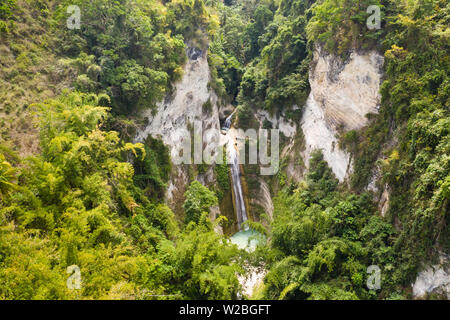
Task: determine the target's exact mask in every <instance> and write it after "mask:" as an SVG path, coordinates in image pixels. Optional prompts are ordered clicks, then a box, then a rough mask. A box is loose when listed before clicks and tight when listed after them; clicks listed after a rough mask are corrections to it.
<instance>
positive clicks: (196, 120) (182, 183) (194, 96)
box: [135, 47, 220, 207]
mask: <svg viewBox="0 0 450 320" xmlns="http://www.w3.org/2000/svg"><path fill="white" fill-rule="evenodd" d="M186 54H187V56H188V58H189V59H188V62H187V63H186V65H185V66H184V74H183V78H182V80H181V81H180V82H178V83H176V85H175V91H174V94H173V95H172V96H168V97H166V98H165V99H164V101H162V102H160V103H158V104H157V110H156V111H154V110H151V109H148V110H146V111H145V112H144V117H146V118H147V119H148V124H147V126H146V127H145V128H143V129H142V130H141V131H139V132H138V133H137V136H136V138H135V142H139V141H143V140H145V139H146V138H147V136H149V135H152V136H153V137H159V138H161V139H162V140H163V142H164V143H165V144H166V145H168V146H169V147H170V150H171V156H172V159H174V158H177V157H179V156H180V155H181V154H183V155H184V153H183V150H184V148H185V147H186V145H187V144H188V145H189V146H190V144H191V143H193V141H194V140H195V139H194V134H193V133H192V130H193V129H194V128H195V130H196V131H195V132H200V133H201V138H202V139H201V140H200V142H199V148H198V149H200V155H199V156H200V159H198V158H197V160H195V159H194V162H195V163H201V160H202V151H203V150H210V151H211V152H210V154H211V155H212V156H213V157H214V156H216V155H217V149H218V148H217V145H218V143H219V141H220V130H219V129H220V122H219V112H218V107H217V100H218V98H217V95H216V94H215V93H214V92H213V91H211V90H210V89H208V83H209V81H210V72H209V65H208V61H207V57H206V52H205V51H202V50H200V49H198V48H195V47H188V48H187V50H186ZM197 129H198V131H197ZM189 149H190V148H189ZM198 149H197V150H198ZM194 153H195V154H197V156H198V153H197V152H194ZM194 156H195V155H194V154H193V155H192V157H194ZM198 160H200V161H198ZM173 167H174V172H172V178H171V181H170V183H169V187H168V190H167V200H168V203H169V205H171V207H173V205H174V202H179V200H180V199H181V198H182V197H183V194H184V192H185V189H186V187H187V185H188V183H189V171H188V170H189V169H188V167H187V166H186V165H174V166H173ZM197 178H198V179H199V180H200V181H201V182H202V183H203V184H208V183H212V182H213V179H214V174H213V169H212V168H210V169H209V170H208V171H207V172H206V173H204V174H203V175H201V176H199V177H197ZM180 197H181V198H180Z"/></svg>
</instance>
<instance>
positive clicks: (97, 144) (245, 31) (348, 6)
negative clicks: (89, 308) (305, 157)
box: [0, 0, 450, 299]
mask: <svg viewBox="0 0 450 320" xmlns="http://www.w3.org/2000/svg"><path fill="white" fill-rule="evenodd" d="M374 4H375V5H380V8H381V9H382V28H381V29H379V30H368V29H367V27H366V19H367V17H368V16H369V14H368V13H367V12H366V8H367V6H368V5H374ZM68 5H78V6H79V7H80V8H82V17H81V21H82V23H81V28H80V29H74V30H70V29H68V28H67V27H66V19H67V17H68V13H67V12H66V9H67V6H68ZM449 18H450V14H449V4H448V3H447V2H446V1H444V0H410V1H403V0H386V1H367V0H318V1H304V0H279V1H276V0H262V1H257V0H248V1H240V0H238V1H224V2H222V1H218V0H212V1H209V0H208V1H203V0H172V1H159V0H118V1H109V0H92V1H91V0H89V1H87V0H70V1H69V0H62V1H41V0H39V1H26V0H6V1H2V3H1V4H0V117H1V118H0V121H1V126H2V129H0V130H1V131H0V299H108V298H109V299H155V298H159V299H161V298H163V297H165V298H167V299H236V298H237V297H238V294H239V292H240V289H241V288H240V287H241V285H240V283H239V281H238V277H237V276H238V275H239V274H242V273H243V272H244V271H245V270H244V269H245V267H247V266H248V265H249V264H250V265H254V266H258V267H262V268H264V269H265V270H266V271H267V275H266V277H265V279H264V285H263V287H262V288H261V290H260V292H259V293H258V296H257V297H259V298H268V299H402V298H409V297H410V296H411V295H410V284H411V282H412V281H414V278H415V276H416V274H417V270H418V268H419V266H420V264H421V263H422V262H423V261H433V259H434V258H435V257H436V256H437V253H438V252H448V251H449V249H450V243H449V228H448V226H449V215H448V212H450V210H449V198H450V175H449V172H450V158H449V154H450V140H449V137H450V135H449V130H450V115H449V110H450V109H449V106H450V102H449V96H450V84H449V70H450V59H449V54H448V52H449V49H450V48H449V43H450V41H449ZM187 46H195V47H198V48H201V49H203V50H206V49H207V50H208V62H209V64H210V68H211V76H212V77H211V82H210V84H209V85H210V87H211V88H212V89H214V90H215V91H216V93H217V94H218V95H219V96H220V98H221V101H220V103H221V104H225V103H230V104H232V105H234V106H236V107H237V108H238V112H237V113H236V114H237V116H236V122H235V125H236V126H238V127H240V128H250V127H252V128H255V127H258V126H259V124H258V123H257V122H256V119H255V116H254V114H255V112H256V111H258V110H265V111H268V112H269V113H270V114H274V115H276V114H280V113H283V114H284V115H285V116H286V117H288V118H290V119H294V120H295V121H298V120H299V117H300V115H301V112H302V110H301V107H302V106H303V105H304V102H305V101H306V98H307V96H308V94H309V82H308V70H309V64H310V60H311V59H310V58H311V54H312V52H313V50H314V48H315V47H316V46H321V47H322V48H323V49H324V50H326V51H328V52H330V53H334V54H336V55H339V56H341V57H342V58H343V59H344V61H345V59H346V58H347V57H348V56H349V53H350V52H351V51H352V50H359V51H364V50H368V49H375V50H378V51H379V52H380V53H382V54H384V56H385V67H384V68H385V76H384V79H383V83H382V86H381V96H382V103H381V108H380V111H379V115H378V116H372V117H371V118H370V119H369V120H370V121H369V124H368V126H367V127H365V128H363V129H362V130H359V131H350V132H344V133H343V134H342V137H341V147H343V148H346V149H347V150H348V151H349V152H351V153H352V157H353V160H354V173H353V174H352V176H351V177H350V179H349V181H347V182H345V183H342V184H339V183H338V180H337V179H336V178H335V176H334V175H333V173H332V171H331V169H330V168H329V167H328V166H327V163H326V162H325V161H324V159H323V156H322V154H321V153H320V152H315V153H313V155H312V157H311V159H310V166H309V168H310V169H309V172H307V173H305V179H304V181H302V182H300V183H294V182H292V181H291V179H290V177H289V176H287V175H286V173H285V172H283V171H280V172H279V174H278V175H277V176H275V177H273V178H272V179H268V180H267V182H268V183H269V184H270V189H271V190H270V191H271V192H272V193H273V196H274V198H273V200H274V215H273V220H272V221H265V220H264V219H266V220H269V219H268V216H267V215H264V214H263V212H258V214H259V213H261V217H260V218H261V220H263V222H262V223H256V222H249V225H250V226H251V227H252V228H254V229H256V230H258V231H259V232H260V233H262V234H264V235H265V236H266V238H264V241H261V242H260V245H259V246H258V247H257V249H256V250H255V252H253V253H248V252H243V251H240V250H238V248H237V247H236V246H234V245H232V244H230V242H229V241H228V240H229V239H228V237H229V235H221V234H219V233H217V232H216V231H217V229H218V228H219V227H220V226H222V227H223V226H225V225H226V223H227V221H226V218H225V217H223V216H218V217H213V218H215V220H214V219H212V220H214V221H213V222H212V220H211V219H210V216H212V213H213V212H212V210H211V208H212V207H218V206H219V205H220V206H223V203H221V202H222V201H224V199H225V201H229V200H228V199H230V200H231V192H230V190H231V188H230V185H229V176H228V168H227V165H226V164H223V165H217V166H215V168H214V170H213V172H214V174H215V177H216V180H217V183H216V185H215V186H214V187H211V188H208V187H206V186H204V185H202V184H201V183H200V182H198V181H196V180H195V179H194V177H191V179H190V180H191V183H190V184H189V186H186V188H185V189H186V192H185V194H184V198H183V200H182V201H181V203H180V208H182V213H181V215H178V214H177V215H175V214H174V213H173V212H172V210H171V209H170V208H169V206H168V205H167V204H166V203H165V198H164V197H165V193H166V191H167V188H168V185H169V182H170V181H171V178H172V177H171V174H172V169H173V167H172V164H171V161H170V156H169V148H168V146H166V145H164V144H163V143H162V141H161V140H158V139H154V138H152V137H148V138H147V139H146V141H144V143H142V144H141V143H138V144H134V143H131V141H132V138H133V137H134V134H135V130H136V128H137V126H139V125H142V119H140V118H139V112H138V111H140V110H141V109H143V108H154V107H155V104H156V103H157V102H158V101H160V100H161V99H162V98H163V97H165V96H166V94H168V93H171V92H172V91H173V88H174V87H173V84H174V82H175V81H177V80H178V79H180V77H181V76H182V72H183V68H182V67H183V64H184V63H185V62H186V54H185V49H186V47H187ZM294 106H299V107H300V108H294ZM212 108H213V105H212V103H211V101H210V100H208V101H207V102H206V103H205V104H204V105H203V107H202V109H203V112H204V113H205V114H210V113H211V111H212ZM271 126H272V124H271V123H270V122H269V121H265V122H264V123H263V127H264V128H270V127H271ZM296 137H299V138H298V139H299V140H301V137H302V135H301V133H299V134H298V135H297V136H296ZM281 141H282V142H284V141H285V137H281ZM298 143H299V144H301V141H298ZM281 161H282V164H281V167H282V168H283V159H281ZM197 169H198V171H199V172H200V171H201V172H202V173H204V172H206V169H205V167H204V166H203V165H200V166H198V168H197ZM257 169H258V166H253V167H251V168H250V166H249V167H247V169H246V170H247V171H246V173H247V174H248V176H249V178H248V179H247V184H248V188H249V189H251V190H250V191H249V194H251V195H252V191H253V190H257V183H258V182H257V179H254V176H255V175H256V172H258V170H257ZM375 171H377V172H379V175H380V176H381V179H380V180H379V181H378V184H379V187H380V188H379V190H383V189H387V190H389V194H390V200H389V210H388V211H387V212H386V214H385V216H381V214H380V210H379V206H378V203H377V199H379V198H380V194H373V193H372V192H368V191H367V188H366V187H367V184H368V182H369V180H370V179H371V177H372V175H373V174H374V172H375ZM250 175H253V176H252V177H250ZM252 178H253V179H252ZM380 192H381V191H380ZM255 196H258V195H255ZM229 205H230V204H229ZM224 230H227V229H226V228H225V229H224ZM71 265H77V266H79V267H80V270H81V277H82V283H83V285H82V289H81V290H70V289H69V288H68V287H67V285H66V281H67V278H68V276H69V275H68V274H67V267H69V266H71ZM370 265H378V266H379V267H380V268H381V271H382V273H381V283H382V284H381V289H379V290H369V289H368V288H367V285H366V280H367V278H368V276H369V274H368V273H367V271H366V270H367V267H368V266H370Z"/></svg>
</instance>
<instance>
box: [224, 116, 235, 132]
mask: <svg viewBox="0 0 450 320" xmlns="http://www.w3.org/2000/svg"><path fill="white" fill-rule="evenodd" d="M233 114H234V112H233V113H232V114H230V115H229V116H228V117H227V118H226V119H225V122H224V123H223V127H222V130H225V131H228V130H229V129H230V127H231V118H232V117H233Z"/></svg>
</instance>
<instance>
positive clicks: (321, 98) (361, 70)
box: [301, 48, 383, 181]
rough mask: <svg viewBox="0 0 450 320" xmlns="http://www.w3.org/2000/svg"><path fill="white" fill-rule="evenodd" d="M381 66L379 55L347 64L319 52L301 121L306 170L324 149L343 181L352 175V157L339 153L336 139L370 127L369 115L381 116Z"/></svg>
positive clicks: (355, 55) (354, 58)
mask: <svg viewBox="0 0 450 320" xmlns="http://www.w3.org/2000/svg"><path fill="white" fill-rule="evenodd" d="M382 65H383V57H382V56H380V55H379V54H378V53H376V52H370V53H366V54H358V53H356V52H353V53H352V54H351V55H350V58H349V60H348V61H347V62H346V63H344V62H342V60H341V59H340V58H339V57H336V56H334V55H330V54H326V53H323V52H322V51H321V49H320V48H316V50H315V52H314V57H313V61H312V64H311V68H310V73H309V82H310V86H311V93H310V95H309V97H308V100H307V103H306V106H305V109H304V112H303V117H302V121H301V128H302V130H303V134H304V138H305V143H306V145H305V151H304V152H303V153H302V156H303V159H304V163H305V165H306V166H308V162H309V157H310V155H311V152H312V151H313V150H314V149H322V151H323V154H324V158H325V160H326V161H327V162H328V164H329V166H330V167H331V169H332V170H333V172H334V174H335V175H336V177H337V178H338V179H339V180H340V181H343V180H344V179H345V177H346V176H347V175H348V174H349V173H350V172H351V170H352V167H351V161H350V155H349V154H348V153H347V152H345V151H343V150H340V149H339V147H338V140H337V138H336V135H337V133H338V129H339V130H343V131H349V130H355V129H360V128H361V127H363V126H365V125H366V124H367V118H366V115H367V114H368V113H377V112H378V109H379V103H380V94H379V88H380V81H381V76H382V70H381V67H382Z"/></svg>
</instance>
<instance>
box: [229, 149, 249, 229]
mask: <svg viewBox="0 0 450 320" xmlns="http://www.w3.org/2000/svg"><path fill="white" fill-rule="evenodd" d="M227 150H228V159H229V161H230V163H231V179H232V183H233V191H234V206H235V208H236V216H237V220H238V228H239V230H241V225H242V223H244V222H245V221H247V211H246V210H245V202H244V194H243V193H242V185H241V177H240V167H239V161H238V154H237V151H236V149H235V147H234V145H233V144H232V143H231V141H229V142H228V147H227ZM247 229H248V227H247V226H246V227H245V230H247Z"/></svg>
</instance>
